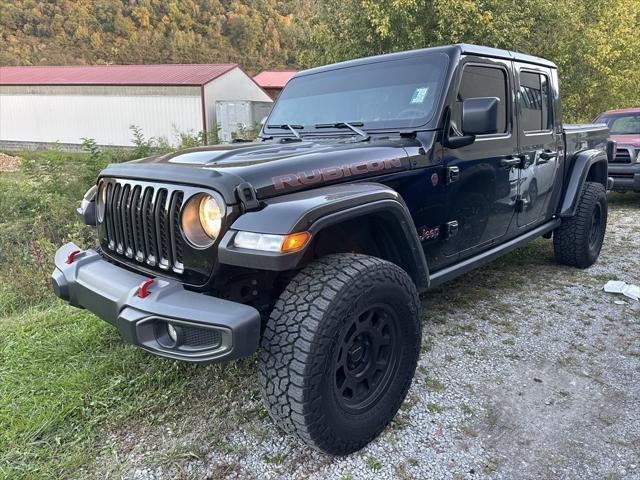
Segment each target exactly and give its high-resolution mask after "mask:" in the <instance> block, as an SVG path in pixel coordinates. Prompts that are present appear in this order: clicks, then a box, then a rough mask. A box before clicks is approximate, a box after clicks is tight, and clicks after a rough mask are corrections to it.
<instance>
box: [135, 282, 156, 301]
mask: <svg viewBox="0 0 640 480" xmlns="http://www.w3.org/2000/svg"><path fill="white" fill-rule="evenodd" d="M152 283H153V278H147V279H146V280H145V281H144V282H142V283H141V284H140V285H138V298H146V297H148V296H149V295H151V292H150V291H149V287H150V286H151V284H152Z"/></svg>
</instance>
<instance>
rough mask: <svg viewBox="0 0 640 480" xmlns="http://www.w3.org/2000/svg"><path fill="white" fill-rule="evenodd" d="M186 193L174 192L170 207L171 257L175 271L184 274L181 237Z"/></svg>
mask: <svg viewBox="0 0 640 480" xmlns="http://www.w3.org/2000/svg"><path fill="white" fill-rule="evenodd" d="M183 200H184V193H182V192H174V193H173V196H172V197H171V205H170V207H169V215H170V216H169V235H170V236H171V257H172V258H173V271H174V272H176V273H182V272H183V271H184V265H183V263H182V235H180V209H181V208H182V201H183Z"/></svg>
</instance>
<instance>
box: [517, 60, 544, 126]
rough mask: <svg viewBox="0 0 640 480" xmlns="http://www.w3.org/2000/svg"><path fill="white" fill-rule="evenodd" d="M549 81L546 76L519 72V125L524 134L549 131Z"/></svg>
mask: <svg viewBox="0 0 640 480" xmlns="http://www.w3.org/2000/svg"><path fill="white" fill-rule="evenodd" d="M549 98H550V96H549V80H548V79H547V76H546V75H543V74H540V73H532V72H520V94H519V95H518V102H519V104H520V125H521V127H522V130H523V131H525V132H539V131H544V130H551V128H552V123H551V115H550V113H549Z"/></svg>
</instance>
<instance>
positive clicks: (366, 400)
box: [259, 254, 421, 455]
mask: <svg viewBox="0 0 640 480" xmlns="http://www.w3.org/2000/svg"><path fill="white" fill-rule="evenodd" d="M420 340H421V322H420V302H419V299H418V294H417V292H416V288H415V286H414V284H413V282H412V281H411V278H410V277H409V276H408V275H407V273H406V272H405V271H404V270H402V269H401V268H400V267H398V266H396V265H394V264H392V263H389V262H387V261H384V260H381V259H378V258H375V257H369V256H365V255H356V254H336V255H329V256H326V257H323V258H321V259H319V260H317V261H315V262H313V263H311V264H310V265H308V266H307V267H305V268H304V269H303V270H302V271H300V273H299V274H298V275H297V276H296V277H295V278H294V279H293V280H292V281H291V283H289V285H288V286H287V287H286V289H285V290H284V292H283V293H282V295H281V296H280V298H279V299H278V301H277V302H276V305H275V307H274V309H273V312H272V314H271V316H270V318H269V320H268V321H267V325H266V329H265V332H264V335H263V340H262V351H261V357H260V368H259V375H260V383H261V387H262V393H263V399H264V401H265V404H266V406H267V408H268V410H269V412H270V414H271V416H272V417H273V418H274V420H275V421H276V423H277V424H278V425H279V426H280V427H282V428H283V429H284V430H285V431H287V432H289V433H293V434H295V435H297V436H298V437H299V438H301V439H302V440H303V441H304V442H306V443H307V444H308V445H310V446H312V447H313V448H316V449H318V450H321V451H323V452H326V453H329V454H333V455H346V454H349V453H352V452H355V451H357V450H359V449H361V448H362V447H364V446H365V445H366V444H367V443H369V442H370V441H371V440H373V439H374V438H375V437H377V436H378V435H379V434H380V432H382V430H383V429H384V428H385V427H386V426H387V424H388V423H389V422H390V421H391V420H392V419H393V417H394V416H395V414H396V412H397V411H398V408H399V407H400V405H401V403H402V401H403V400H404V398H405V396H406V394H407V391H408V389H409V386H410V384H411V380H412V378H413V374H414V372H415V368H416V363H417V360H418V355H419V351H420Z"/></svg>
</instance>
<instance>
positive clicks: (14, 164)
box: [0, 152, 20, 172]
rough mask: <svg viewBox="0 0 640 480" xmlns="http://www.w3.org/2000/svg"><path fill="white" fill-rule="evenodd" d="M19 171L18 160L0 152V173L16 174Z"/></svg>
mask: <svg viewBox="0 0 640 480" xmlns="http://www.w3.org/2000/svg"><path fill="white" fill-rule="evenodd" d="M18 170H20V159H19V158H18V157H13V156H11V155H7V154H6V153H2V152H0V172H17V171H18Z"/></svg>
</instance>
